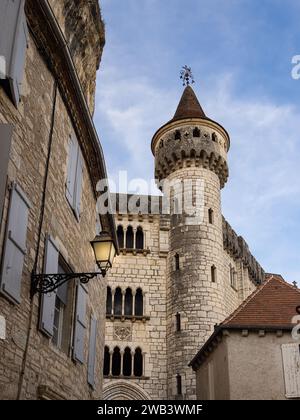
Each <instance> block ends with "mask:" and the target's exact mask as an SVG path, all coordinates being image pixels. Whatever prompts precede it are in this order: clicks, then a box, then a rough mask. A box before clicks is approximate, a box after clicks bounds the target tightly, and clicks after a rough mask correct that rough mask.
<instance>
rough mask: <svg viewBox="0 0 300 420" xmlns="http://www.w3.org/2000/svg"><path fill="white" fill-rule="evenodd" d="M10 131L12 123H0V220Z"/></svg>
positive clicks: (10, 138) (9, 145)
mask: <svg viewBox="0 0 300 420" xmlns="http://www.w3.org/2000/svg"><path fill="white" fill-rule="evenodd" d="M0 77H1V76H0ZM12 133H13V125H11V124H0V220H1V219H2V211H3V206H4V200H5V193H6V183H7V170H8V162H9V154H10V148H11V140H12Z"/></svg>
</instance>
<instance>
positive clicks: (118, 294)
mask: <svg viewBox="0 0 300 420" xmlns="http://www.w3.org/2000/svg"><path fill="white" fill-rule="evenodd" d="M114 315H119V316H120V315H122V291H121V289H120V287H117V288H116V291H115V300H114Z"/></svg>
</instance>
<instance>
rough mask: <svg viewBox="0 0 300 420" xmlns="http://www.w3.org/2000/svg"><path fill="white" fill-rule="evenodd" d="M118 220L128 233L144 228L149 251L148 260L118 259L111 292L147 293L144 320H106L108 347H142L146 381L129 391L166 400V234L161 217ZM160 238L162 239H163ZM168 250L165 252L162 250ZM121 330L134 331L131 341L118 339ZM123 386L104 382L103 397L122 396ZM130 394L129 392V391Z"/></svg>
mask: <svg viewBox="0 0 300 420" xmlns="http://www.w3.org/2000/svg"><path fill="white" fill-rule="evenodd" d="M129 219H130V220H128V216H127V215H124V216H123V217H121V216H118V217H117V220H116V225H119V224H120V225H122V226H123V227H124V229H125V230H126V228H127V226H128V225H131V226H133V227H134V228H136V227H137V226H142V227H143V231H144V232H145V246H144V247H145V248H146V249H148V250H149V253H148V254H147V256H145V255H143V254H137V255H134V254H133V253H132V252H130V251H127V252H126V255H123V254H122V253H121V255H120V256H118V257H116V259H115V262H114V266H113V268H112V270H111V271H110V273H109V275H108V279H107V282H108V285H109V286H110V287H111V288H112V289H116V288H117V287H121V289H122V290H124V291H125V290H126V288H127V287H130V288H131V289H132V291H135V290H136V289H137V288H141V289H142V290H143V293H144V301H145V309H144V315H145V319H144V320H136V321H135V322H132V321H131V320H120V319H114V320H111V319H110V318H107V319H106V345H107V346H109V348H110V350H113V348H114V347H116V346H118V347H120V348H121V350H124V349H125V348H126V347H129V348H130V349H132V350H133V351H134V350H135V349H136V348H137V347H140V348H141V349H142V351H143V353H144V357H145V365H144V366H145V371H144V376H145V378H143V379H139V378H132V379H128V380H127V381H126V383H127V385H128V387H129V388H133V387H134V386H135V387H137V389H139V388H140V389H141V391H142V390H143V391H145V392H146V395H148V396H149V398H151V399H165V398H166V388H167V366H166V352H167V349H166V277H165V273H166V256H165V254H164V253H161V252H160V243H161V244H163V245H164V247H165V246H166V242H165V241H166V240H167V239H166V237H165V235H164V231H160V220H159V216H154V217H152V216H151V217H150V219H151V220H152V221H150V220H149V218H148V217H147V216H144V218H143V220H142V221H141V219H140V218H139V217H138V216H130V217H129ZM161 235H162V236H163V238H161ZM163 250H165V248H164V249H163ZM120 326H127V327H129V329H130V331H131V337H130V340H126V341H122V340H120V339H118V338H117V337H116V336H115V334H114V332H115V329H116V328H118V327H120ZM120 382H121V383H123V382H124V379H122V378H119V379H118V378H107V379H105V380H104V393H105V389H106V388H107V387H109V388H110V392H109V393H108V397H110V395H113V394H114V395H116V396H118V395H119V396H120V395H121V388H119V393H118V391H117V389H118V387H119V386H120V385H119V384H120ZM128 392H130V389H129V391H128ZM133 392H134V393H135V394H137V390H134V389H133Z"/></svg>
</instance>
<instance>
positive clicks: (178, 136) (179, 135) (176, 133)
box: [175, 130, 181, 140]
mask: <svg viewBox="0 0 300 420" xmlns="http://www.w3.org/2000/svg"><path fill="white" fill-rule="evenodd" d="M175 140H181V133H180V131H179V130H176V131H175Z"/></svg>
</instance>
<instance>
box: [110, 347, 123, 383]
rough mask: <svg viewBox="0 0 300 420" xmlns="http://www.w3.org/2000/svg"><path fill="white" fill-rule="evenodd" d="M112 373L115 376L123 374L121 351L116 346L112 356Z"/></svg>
mask: <svg viewBox="0 0 300 420" xmlns="http://www.w3.org/2000/svg"><path fill="white" fill-rule="evenodd" d="M112 374H113V376H120V375H121V353H120V349H119V347H115V348H114V352H113V356H112Z"/></svg>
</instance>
